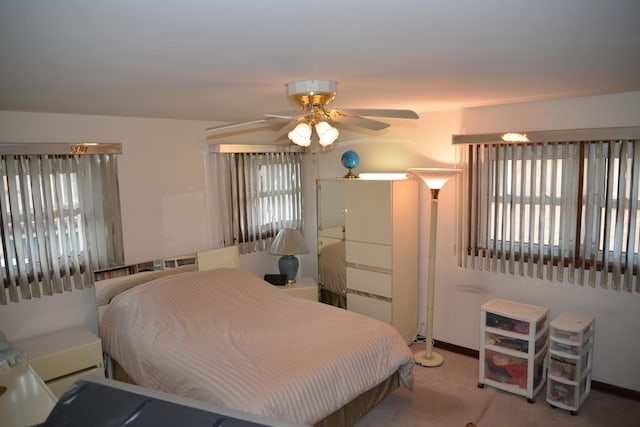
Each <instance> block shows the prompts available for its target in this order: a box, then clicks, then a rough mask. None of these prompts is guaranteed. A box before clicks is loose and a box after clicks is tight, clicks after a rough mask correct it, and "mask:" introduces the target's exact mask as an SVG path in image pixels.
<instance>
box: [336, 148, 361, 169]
mask: <svg viewBox="0 0 640 427" xmlns="http://www.w3.org/2000/svg"><path fill="white" fill-rule="evenodd" d="M340 160H341V161H342V166H344V167H345V168H348V169H353V168H355V167H356V166H358V163H360V157H359V156H358V153H356V152H355V151H352V150H349V151H345V152H344V153H343V154H342V158H341V159H340Z"/></svg>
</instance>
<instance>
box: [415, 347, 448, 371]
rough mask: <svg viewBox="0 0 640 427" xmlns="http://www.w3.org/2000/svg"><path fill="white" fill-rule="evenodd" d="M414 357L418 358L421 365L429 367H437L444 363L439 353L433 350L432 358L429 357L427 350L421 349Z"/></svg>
mask: <svg viewBox="0 0 640 427" xmlns="http://www.w3.org/2000/svg"><path fill="white" fill-rule="evenodd" d="M413 358H414V359H415V360H416V363H417V364H418V365H420V366H424V367H427V368H435V367H436V366H440V365H442V362H444V359H443V358H442V356H440V355H439V354H438V353H435V352H433V351H432V352H431V358H430V359H428V358H427V352H426V351H419V352H417V353H416V354H414V355H413Z"/></svg>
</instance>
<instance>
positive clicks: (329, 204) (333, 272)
mask: <svg viewBox="0 0 640 427" xmlns="http://www.w3.org/2000/svg"><path fill="white" fill-rule="evenodd" d="M316 184H317V185H316V201H317V215H318V286H319V289H320V301H321V302H324V303H326V304H330V305H334V306H336V307H341V308H346V307H347V299H346V283H347V278H346V275H347V272H346V260H345V256H346V250H345V197H344V180H342V179H320V180H318V181H317V183H316Z"/></svg>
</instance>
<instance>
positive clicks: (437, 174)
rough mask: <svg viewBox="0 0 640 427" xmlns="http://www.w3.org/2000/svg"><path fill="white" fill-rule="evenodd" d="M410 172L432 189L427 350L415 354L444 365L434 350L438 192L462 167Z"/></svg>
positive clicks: (421, 359)
mask: <svg viewBox="0 0 640 427" xmlns="http://www.w3.org/2000/svg"><path fill="white" fill-rule="evenodd" d="M407 171H408V172H410V173H412V174H414V175H416V176H417V177H418V178H420V179H422V180H423V181H424V183H425V184H426V185H427V187H428V188H429V190H431V225H430V228H429V263H428V271H427V319H426V325H425V329H426V332H425V340H426V348H425V351H420V352H418V353H416V354H415V356H414V357H415V360H416V363H418V364H419V365H422V366H426V367H436V366H440V365H442V362H443V359H442V356H441V355H439V354H438V353H434V352H433V299H434V294H435V285H436V283H435V280H436V230H437V224H438V194H439V193H440V189H441V188H442V187H444V185H445V184H446V183H447V181H448V180H449V178H451V177H452V176H454V175H456V174H458V173H460V172H462V169H444V168H410V169H407Z"/></svg>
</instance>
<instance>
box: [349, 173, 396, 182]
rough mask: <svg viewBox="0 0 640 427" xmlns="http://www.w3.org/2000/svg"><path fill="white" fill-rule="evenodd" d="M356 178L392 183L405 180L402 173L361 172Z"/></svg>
mask: <svg viewBox="0 0 640 427" xmlns="http://www.w3.org/2000/svg"><path fill="white" fill-rule="evenodd" d="M358 177H359V178H360V179H363V180H370V181H374V180H378V181H392V180H394V179H407V174H406V173H404V172H368V173H367V172H363V173H361V174H359V175H358Z"/></svg>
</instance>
